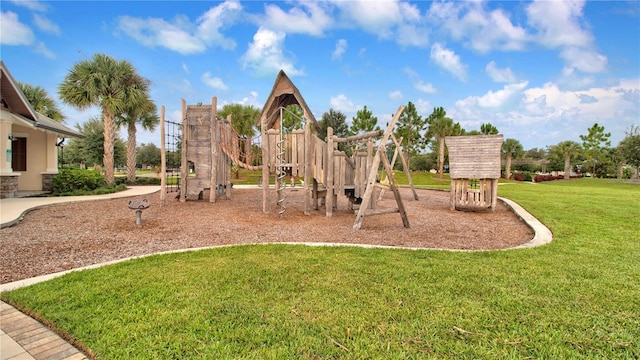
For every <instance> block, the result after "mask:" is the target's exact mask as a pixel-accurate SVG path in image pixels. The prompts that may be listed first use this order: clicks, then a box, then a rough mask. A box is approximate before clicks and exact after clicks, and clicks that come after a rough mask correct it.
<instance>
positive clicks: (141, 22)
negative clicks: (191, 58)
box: [117, 16, 206, 54]
mask: <svg viewBox="0 0 640 360" xmlns="http://www.w3.org/2000/svg"><path fill="white" fill-rule="evenodd" d="M184 22H188V19H186V18H184V17H180V16H179V17H176V19H174V20H173V22H172V23H169V22H167V21H165V20H163V19H157V18H155V19H140V18H135V17H131V16H121V17H120V18H118V26H117V30H118V31H122V32H124V33H125V34H126V35H128V36H130V37H131V38H133V39H134V40H136V41H138V42H139V43H141V44H142V45H144V46H148V47H151V48H154V47H157V46H160V47H164V48H166V49H169V50H171V51H175V52H178V53H180V54H195V53H201V52H204V51H205V50H206V45H205V43H204V41H203V40H202V39H200V38H198V37H197V36H195V35H193V34H191V33H190V32H189V31H186V30H185V29H183V28H182V26H183V25H182V24H183V23H184Z"/></svg>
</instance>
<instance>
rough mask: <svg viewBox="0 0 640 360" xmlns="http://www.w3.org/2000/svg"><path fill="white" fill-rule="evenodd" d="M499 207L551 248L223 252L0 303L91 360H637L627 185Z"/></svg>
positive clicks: (546, 192)
mask: <svg viewBox="0 0 640 360" xmlns="http://www.w3.org/2000/svg"><path fill="white" fill-rule="evenodd" d="M414 181H416V178H414ZM499 195H500V196H504V197H508V198H511V199H513V200H515V201H516V202H518V203H520V204H521V205H523V206H524V207H525V208H526V209H528V210H529V211H530V212H531V213H532V214H534V215H535V216H536V217H538V218H539V219H540V220H542V222H544V223H545V224H547V225H548V226H549V227H550V228H551V230H552V231H553V233H554V240H553V242H552V243H551V244H549V245H547V246H543V247H540V248H535V249H527V250H510V251H495V252H474V253H465V252H446V251H409V250H383V249H361V248H348V247H342V248H322V247H305V246H301V245H292V246H285V245H255V246H240V247H231V248H220V249H214V250H207V251H200V252H193V253H181V254H173V255H164V256H153V257H149V258H144V259H139V260H135V261H129V262H125V263H120V264H117V265H112V266H108V267H105V268H101V269H95V270H90V271H83V272H77V273H72V274H70V275H67V276H64V277H61V278H58V279H54V280H52V281H49V282H46V283H41V284H37V285H34V286H31V287H28V288H25V289H19V290H15V291H12V292H9V293H3V294H2V298H3V299H5V300H9V301H10V302H12V303H17V304H18V305H19V306H20V307H23V308H26V309H29V310H30V311H32V312H35V313H37V314H39V315H40V316H42V317H43V318H45V319H47V321H50V322H52V323H53V324H55V326H57V327H58V328H60V329H62V330H63V331H65V332H67V333H68V334H70V335H71V336H73V337H75V338H76V339H78V340H79V341H80V342H81V343H82V344H84V345H85V346H87V347H88V348H90V349H92V350H93V351H94V352H95V354H96V355H97V357H98V358H101V359H129V358H138V359H187V358H198V359H200V358H203V359H225V358H251V359H263V358H266V359H285V358H303V359H339V358H344V359H366V358H379V359H412V358H414V359H417V358H420V359H422V358H437V359H443V358H445V359H446V358H450V359H458V358H469V359H478V358H480V359H486V358H491V359H524V358H535V359H564V358H585V357H590V358H602V359H632V358H639V357H640V341H639V340H638V339H640V281H639V279H640V226H638V222H639V219H640V186H638V185H630V184H624V183H619V182H615V181H605V180H595V179H584V180H572V181H555V182H548V183H541V184H524V183H509V184H505V185H501V186H500V188H499ZM274 221H276V220H274ZM425 230H426V231H429V230H430V231H438V229H425Z"/></svg>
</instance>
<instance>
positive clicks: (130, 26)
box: [116, 0, 242, 54]
mask: <svg viewBox="0 0 640 360" xmlns="http://www.w3.org/2000/svg"><path fill="white" fill-rule="evenodd" d="M241 10H242V7H241V6H240V3H238V2H237V1H235V0H229V1H225V2H224V3H221V4H220V5H218V6H214V7H212V8H210V9H209V10H208V11H207V12H206V13H204V14H203V15H202V16H200V17H199V18H198V19H197V21H196V23H195V24H193V23H192V22H191V21H190V20H189V18H187V17H186V16H184V15H178V16H176V17H175V18H174V19H173V20H172V21H171V22H169V21H166V20H164V19H159V18H147V19H142V18H136V17H132V16H121V17H119V18H118V25H117V28H116V31H118V32H123V33H124V34H126V35H128V36H129V37H131V38H133V39H134V40H136V41H138V42H140V43H141V44H143V45H144V46H148V47H151V48H153V47H157V46H159V47H164V48H166V49H169V50H171V51H175V52H178V53H181V54H196V53H202V52H204V51H205V50H206V49H207V46H209V45H214V46H219V47H221V48H223V49H233V48H235V46H236V43H235V41H234V40H233V39H230V38H227V37H225V36H224V35H222V34H221V33H220V30H221V29H222V28H223V27H225V26H228V25H230V24H231V23H232V22H233V21H234V19H235V18H236V16H237V14H238V13H239V12H240V11H241Z"/></svg>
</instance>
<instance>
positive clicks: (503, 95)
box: [477, 81, 529, 108]
mask: <svg viewBox="0 0 640 360" xmlns="http://www.w3.org/2000/svg"><path fill="white" fill-rule="evenodd" d="M527 85H529V82H528V81H523V82H521V83H517V84H507V85H505V86H504V87H503V88H502V90H498V91H496V92H493V91H491V90H489V91H488V92H487V93H486V94H485V95H483V96H480V97H478V98H477V103H478V106H481V107H492V108H500V107H502V106H504V105H505V104H507V102H508V101H509V100H512V99H513V98H514V97H515V96H517V95H519V94H520V93H521V92H522V90H524V88H526V87H527Z"/></svg>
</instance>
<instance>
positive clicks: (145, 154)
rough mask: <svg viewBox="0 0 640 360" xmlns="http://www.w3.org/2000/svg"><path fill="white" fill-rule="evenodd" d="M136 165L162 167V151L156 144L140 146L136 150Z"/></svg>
mask: <svg viewBox="0 0 640 360" xmlns="http://www.w3.org/2000/svg"><path fill="white" fill-rule="evenodd" d="M136 164H137V165H140V166H144V165H148V166H160V149H159V148H158V147H157V146H156V144H154V143H148V144H142V145H140V147H138V149H137V150H136Z"/></svg>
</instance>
